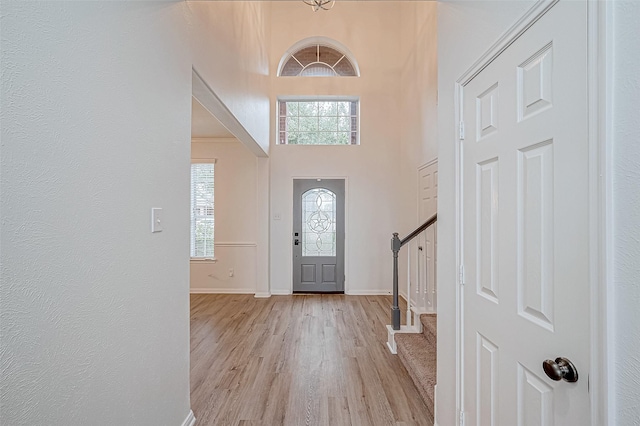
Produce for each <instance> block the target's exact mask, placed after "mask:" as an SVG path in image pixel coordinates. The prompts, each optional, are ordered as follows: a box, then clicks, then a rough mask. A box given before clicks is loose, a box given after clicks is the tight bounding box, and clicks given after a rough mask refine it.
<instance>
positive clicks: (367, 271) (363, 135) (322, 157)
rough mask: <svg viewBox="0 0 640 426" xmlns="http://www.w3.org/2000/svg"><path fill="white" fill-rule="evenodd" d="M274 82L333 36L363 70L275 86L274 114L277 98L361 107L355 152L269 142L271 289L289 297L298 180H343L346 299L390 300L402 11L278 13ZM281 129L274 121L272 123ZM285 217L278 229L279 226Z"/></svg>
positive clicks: (375, 7) (346, 8) (290, 5)
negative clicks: (280, 69) (339, 100)
mask: <svg viewBox="0 0 640 426" xmlns="http://www.w3.org/2000/svg"><path fill="white" fill-rule="evenodd" d="M272 26H273V28H286V31H273V32H272V37H271V48H270V49H271V52H272V54H271V62H270V66H271V72H272V73H273V74H274V75H275V74H276V71H277V66H278V64H279V62H280V59H281V57H282V55H283V54H284V53H285V51H286V50H287V49H289V48H290V47H291V46H292V45H293V44H294V43H296V42H298V41H299V40H301V39H304V38H307V37H314V36H327V37H329V38H332V39H334V40H336V41H337V42H339V43H342V44H343V45H345V46H346V47H347V48H348V49H349V50H350V51H351V52H352V53H353V54H354V56H355V58H356V60H357V61H358V64H359V66H360V72H361V76H360V77H357V78H356V77H343V78H322V77H315V78H296V77H289V78H287V77H280V78H277V77H273V78H272V92H271V93H272V108H273V109H272V111H273V113H274V116H273V117H275V101H276V97H277V96H278V95H336V94H343V95H350V96H359V97H360V113H361V118H360V145H359V146H335V147H331V146H329V147H327V146H324V147H323V146H287V145H274V143H275V139H274V137H275V128H273V129H272V135H271V141H272V146H271V152H270V155H271V159H270V161H271V215H272V220H271V245H270V248H271V250H270V255H271V288H272V292H275V293H283V292H284V293H287V292H291V288H292V287H291V286H292V278H291V277H292V272H291V241H292V240H291V232H292V208H293V207H292V197H293V192H292V191H293V183H292V180H293V178H294V177H347V178H348V181H347V188H346V192H347V195H346V198H347V200H346V215H347V224H346V253H345V257H346V259H345V265H346V275H347V279H346V284H345V286H346V290H347V292H348V293H352V294H354V293H363V292H388V291H390V290H391V251H390V248H389V247H390V246H389V240H390V238H391V233H392V232H394V231H400V232H404V231H405V230H403V229H400V228H401V221H400V220H399V215H398V211H397V207H398V205H399V202H400V197H399V195H398V192H399V189H398V188H399V187H398V183H399V179H398V175H399V165H400V145H401V137H400V126H399V123H400V114H399V108H400V104H401V99H400V97H399V96H398V93H399V92H400V75H401V69H402V68H401V63H400V60H399V59H400V56H399V55H400V54H399V45H400V35H399V28H400V8H398V6H397V5H396V4H393V3H391V2H369V3H367V4H366V5H364V4H360V3H358V2H338V3H336V5H335V7H334V8H333V9H332V10H331V11H330V12H328V13H321V12H318V13H313V12H312V11H311V10H310V9H309V8H308V7H300V4H299V3H297V2H275V3H274V4H273V5H272ZM273 122H274V123H275V118H274V119H273ZM274 214H280V215H281V217H282V219H281V220H273V215H274Z"/></svg>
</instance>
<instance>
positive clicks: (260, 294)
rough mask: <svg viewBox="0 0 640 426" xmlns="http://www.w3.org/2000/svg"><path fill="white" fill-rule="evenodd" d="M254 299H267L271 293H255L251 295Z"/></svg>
mask: <svg viewBox="0 0 640 426" xmlns="http://www.w3.org/2000/svg"><path fill="white" fill-rule="evenodd" d="M253 297H255V298H256V299H267V298H269V297H271V293H256V294H254V295H253Z"/></svg>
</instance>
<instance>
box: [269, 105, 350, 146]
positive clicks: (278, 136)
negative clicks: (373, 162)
mask: <svg viewBox="0 0 640 426" xmlns="http://www.w3.org/2000/svg"><path fill="white" fill-rule="evenodd" d="M325 101H336V102H338V101H344V102H355V103H356V143H349V144H288V143H280V102H325ZM360 119H361V116H360V97H359V96H341V95H317V96H314V95H287V96H278V97H277V98H276V113H275V120H276V125H275V128H276V140H275V144H276V145H277V146H316V147H318V146H332V147H335V146H360V121H361V120H360Z"/></svg>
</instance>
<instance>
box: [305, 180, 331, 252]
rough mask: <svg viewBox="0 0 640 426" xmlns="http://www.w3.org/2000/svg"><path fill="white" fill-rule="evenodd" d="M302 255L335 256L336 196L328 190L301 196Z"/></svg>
mask: <svg viewBox="0 0 640 426" xmlns="http://www.w3.org/2000/svg"><path fill="white" fill-rule="evenodd" d="M302 255H303V256H335V255H336V194H334V193H333V192H331V191H329V190H326V189H323V188H315V189H310V190H309V191H307V192H305V193H304V194H302Z"/></svg>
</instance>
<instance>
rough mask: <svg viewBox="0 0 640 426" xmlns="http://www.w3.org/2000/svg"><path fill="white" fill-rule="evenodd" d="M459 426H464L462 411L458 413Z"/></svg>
mask: <svg viewBox="0 0 640 426" xmlns="http://www.w3.org/2000/svg"><path fill="white" fill-rule="evenodd" d="M460 426H464V411H460Z"/></svg>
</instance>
